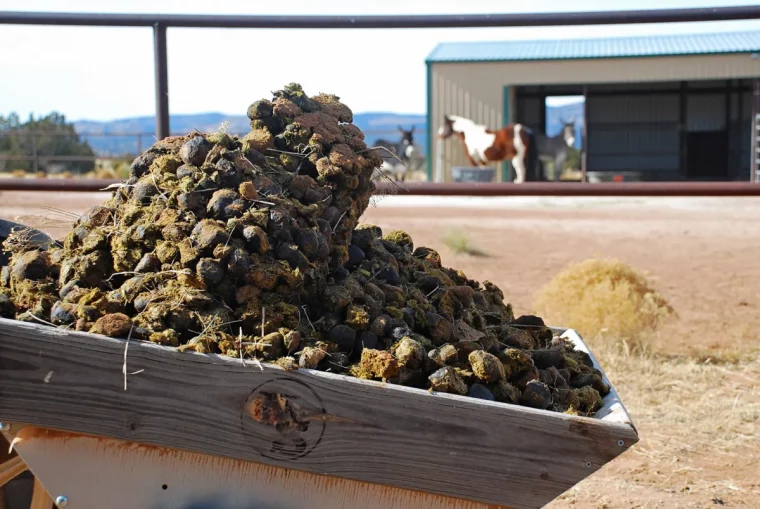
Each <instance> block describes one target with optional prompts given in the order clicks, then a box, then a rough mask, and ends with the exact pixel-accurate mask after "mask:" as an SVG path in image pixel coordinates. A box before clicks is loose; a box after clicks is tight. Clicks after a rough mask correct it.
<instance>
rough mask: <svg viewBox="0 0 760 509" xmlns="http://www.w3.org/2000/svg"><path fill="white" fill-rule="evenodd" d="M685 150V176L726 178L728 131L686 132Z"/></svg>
mask: <svg viewBox="0 0 760 509" xmlns="http://www.w3.org/2000/svg"><path fill="white" fill-rule="evenodd" d="M686 150H687V154H688V158H687V159H686V176H687V178H690V179H697V180H699V179H719V180H728V178H729V175H728V165H727V164H726V161H728V131H726V130H721V131H702V132H696V133H694V132H692V133H687V134H686Z"/></svg>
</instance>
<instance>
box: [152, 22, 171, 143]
mask: <svg viewBox="0 0 760 509" xmlns="http://www.w3.org/2000/svg"><path fill="white" fill-rule="evenodd" d="M153 55H154V66H155V73H156V76H155V80H156V139H157V140H162V139H164V138H166V137H167V136H169V73H168V69H167V67H168V66H167V63H166V61H167V58H166V25H164V24H163V23H154V24H153Z"/></svg>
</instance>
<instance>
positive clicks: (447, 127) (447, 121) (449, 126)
mask: <svg viewBox="0 0 760 509" xmlns="http://www.w3.org/2000/svg"><path fill="white" fill-rule="evenodd" d="M452 134H454V121H453V120H452V119H451V118H449V116H448V115H444V116H443V124H442V125H441V127H439V128H438V137H439V138H440V139H442V140H445V139H446V138H448V137H450V136H451V135H452Z"/></svg>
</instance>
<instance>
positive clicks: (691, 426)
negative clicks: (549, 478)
mask: <svg viewBox="0 0 760 509" xmlns="http://www.w3.org/2000/svg"><path fill="white" fill-rule="evenodd" d="M594 353H595V354H596V355H597V356H598V358H599V359H600V362H601V363H602V367H603V369H604V370H605V373H607V375H608V376H609V378H610V380H611V381H612V383H613V385H614V386H615V389H616V390H617V391H618V393H619V394H620V398H621V400H622V401H623V402H624V404H625V406H626V409H627V410H628V412H629V414H630V415H631V418H632V419H633V422H634V424H635V425H636V427H637V429H638V432H639V436H640V437H641V441H640V442H639V443H638V444H636V446H635V447H634V448H633V449H631V451H629V452H628V453H627V455H630V456H631V457H630V459H629V461H626V462H625V468H621V467H622V466H623V464H622V463H619V462H612V463H611V464H610V465H608V466H606V467H605V468H604V469H602V471H601V472H600V473H599V474H598V475H594V476H592V477H590V478H589V479H587V480H585V481H583V482H581V483H580V484H578V485H577V486H575V487H573V488H572V489H571V490H569V491H568V492H567V493H565V494H564V495H562V496H561V497H559V499H558V500H557V501H556V502H554V503H552V504H550V505H549V507H551V508H555V507H556V508H559V507H567V506H568V505H570V506H574V505H576V504H578V503H580V504H583V503H584V501H589V500H591V499H593V500H596V504H598V505H594V507H609V508H612V507H623V506H618V505H616V502H620V499H619V498H617V497H618V496H619V495H620V493H622V492H625V496H626V497H630V498H629V500H631V499H633V500H637V501H639V502H641V501H642V500H653V501H654V500H657V501H658V502H652V503H651V505H649V504H645V505H638V504H631V505H630V507H663V508H664V507H679V508H680V507H706V506H705V505H704V503H705V502H707V503H708V504H709V505H710V506H714V505H713V504H719V502H713V503H710V502H709V501H712V500H713V499H718V500H721V501H724V500H725V501H726V503H728V504H729V505H732V504H731V501H732V500H733V499H736V498H737V497H738V498H740V499H746V498H748V497H749V498H752V496H753V494H756V495H758V496H760V484H758V479H760V447H758V443H760V388H759V387H760V356H759V355H758V354H757V351H754V352H746V353H745V355H743V356H742V357H743V360H738V361H737V362H736V363H733V364H730V365H718V364H713V363H711V362H709V361H703V360H700V359H693V358H686V357H679V358H664V357H661V356H657V355H636V356H631V355H626V354H624V353H623V352H621V351H620V349H619V348H615V347H613V346H611V345H608V346H606V347H602V348H601V349H595V351H594ZM730 355H731V354H730V352H728V355H727V357H730ZM616 492H617V493H618V495H616V494H615V493H616ZM697 501H699V502H701V503H702V504H703V505H699V503H698V502H697ZM695 503H696V504H697V505H694V504H695ZM607 504H609V505H607ZM740 505H741V506H742V507H745V506H744V505H743V504H740ZM584 507H585V506H584ZM625 507H629V506H628V505H625Z"/></svg>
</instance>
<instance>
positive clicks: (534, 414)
mask: <svg viewBox="0 0 760 509" xmlns="http://www.w3.org/2000/svg"><path fill="white" fill-rule="evenodd" d="M124 347H125V341H122V340H117V339H111V338H106V337H103V336H94V335H92V334H85V333H73V332H66V331H62V330H60V329H53V328H50V327H45V326H38V325H34V324H26V323H20V322H16V321H11V320H0V378H1V379H2V380H3V383H2V384H1V385H0V419H2V420H6V421H15V422H23V423H28V424H32V425H37V426H43V427H48V428H54V429H60V430H67V431H72V432H78V433H87V434H93V435H99V436H106V437H112V438H120V439H124V440H129V441H134V442H138V443H143V444H152V445H159V446H165V447H170V448H176V449H182V450H188V451H195V452H200V453H205V454H213V455H219V456H226V457H230V458H236V459H243V460H251V461H257V462H261V463H265V464H269V465H274V466H280V467H286V468H291V469H297V470H302V471H306V472H312V473H316V474H327V475H332V476H336V477H342V478H346V479H353V480H358V481H366V482H371V483H376V484H382V485H390V486H397V487H401V488H407V489H413V490H420V491H427V492H430V493H436V494H440V495H444V496H450V497H458V498H463V499H470V500H475V501H478V502H484V503H491V504H500V505H505V506H512V507H515V508H534V507H541V506H542V505H544V504H545V503H547V502H548V501H550V500H552V499H553V498H555V497H556V496H558V495H559V494H561V493H562V492H564V491H565V490H567V489H569V488H570V487H572V486H573V485H574V484H576V483H577V482H578V481H580V480H582V479H583V478H585V477H587V476H588V475H590V474H591V473H593V472H594V471H596V470H597V469H599V468H600V467H601V466H602V465H603V464H605V463H607V462H608V461H610V460H611V459H613V458H614V457H616V456H617V455H619V454H620V453H622V452H623V451H624V450H626V449H627V448H628V447H630V446H631V445H633V444H634V443H635V442H637V441H638V436H637V435H636V433H635V431H634V430H633V429H632V428H631V426H628V425H624V424H619V423H608V422H604V421H601V420H598V419H591V418H583V417H573V416H568V415H564V414H557V413H553V412H547V411H539V410H533V409H530V408H524V407H519V406H515V405H505V404H501V403H496V402H488V401H482V400H474V399H470V398H465V397H458V396H453V395H448V394H440V393H436V394H430V393H428V392H427V391H423V390H418V389H411V388H406V387H400V386H396V385H390V384H380V383H376V382H369V381H364V380H358V379H356V378H351V377H342V376H338V375H333V374H329V373H322V372H316V371H307V370H298V371H293V372H285V371H283V370H282V369H279V368H277V367H270V366H265V367H264V369H263V370H260V369H259V368H257V367H256V366H255V365H254V364H253V363H250V362H248V363H245V364H242V363H241V362H240V361H239V360H235V359H231V358H225V357H221V356H216V355H200V354H194V353H179V352H177V351H175V350H173V349H170V348H164V347H159V346H157V345H152V344H148V343H143V342H137V341H132V342H131V343H130V345H129V350H128V363H127V371H128V372H129V373H133V372H137V371H139V374H135V375H132V376H129V378H128V386H127V390H126V391H125V390H124V375H123V374H122V364H123V360H124ZM283 408H285V411H283V410H282V409H283Z"/></svg>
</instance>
